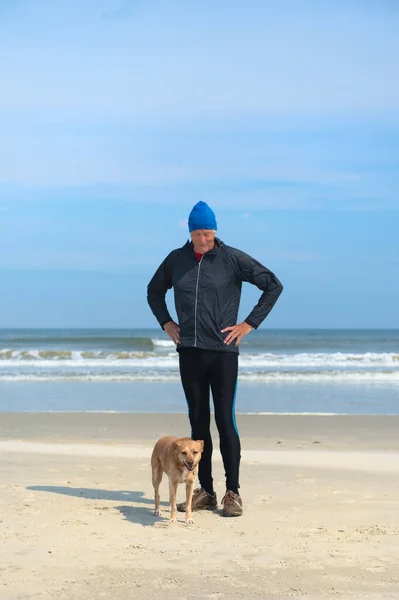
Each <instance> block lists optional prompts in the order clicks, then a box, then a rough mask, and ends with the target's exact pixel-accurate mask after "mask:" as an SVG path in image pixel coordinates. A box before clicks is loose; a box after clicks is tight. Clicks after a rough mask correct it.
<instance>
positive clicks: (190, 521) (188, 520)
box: [186, 517, 194, 525]
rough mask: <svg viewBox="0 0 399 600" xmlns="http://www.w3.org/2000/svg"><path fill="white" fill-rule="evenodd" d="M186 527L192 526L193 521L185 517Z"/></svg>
mask: <svg viewBox="0 0 399 600" xmlns="http://www.w3.org/2000/svg"><path fill="white" fill-rule="evenodd" d="M186 525H194V519H193V518H192V517H186Z"/></svg>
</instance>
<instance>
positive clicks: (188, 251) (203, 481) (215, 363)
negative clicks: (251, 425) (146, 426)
mask: <svg viewBox="0 0 399 600" xmlns="http://www.w3.org/2000/svg"><path fill="white" fill-rule="evenodd" d="M188 225H189V231H190V234H191V242H187V243H186V244H185V245H184V246H183V247H181V248H177V249H176V250H173V251H172V252H171V253H170V254H169V255H168V256H167V257H166V259H165V260H164V261H163V263H162V264H161V265H160V267H159V268H158V270H157V271H156V273H155V275H154V277H153V278H152V279H151V281H150V283H149V285H148V296H147V297H148V303H149V305H150V307H151V310H152V312H153V313H154V315H155V317H156V318H157V320H158V322H159V324H160V326H161V327H162V328H163V329H164V330H165V331H166V333H167V334H168V335H169V337H170V338H171V339H172V340H173V341H174V342H175V344H176V346H177V351H178V352H179V366H180V376H181V381H182V385H183V389H184V392H185V395H186V399H187V404H188V411H189V419H190V424H191V437H192V438H193V439H196V440H204V451H203V454H202V459H201V462H200V466H199V481H200V486H201V487H200V488H198V489H196V490H195V491H194V498H193V506H192V509H193V510H201V509H214V508H217V499H216V494H215V492H214V489H213V479H212V438H211V434H210V401H209V400H210V391H212V397H213V405H214V411H215V421H216V426H217V428H218V431H219V438H220V451H221V454H222V458H223V465H224V469H225V475H226V493H225V495H224V497H223V499H222V505H223V515H224V516H226V517H233V516H240V515H241V514H242V512H243V508H242V499H241V497H240V495H239V487H240V485H239V467H240V458H241V447H240V438H239V435H238V431H237V426H236V420H235V410H234V405H235V397H236V387H237V372H238V344H239V342H240V341H241V339H242V338H243V337H244V336H245V335H247V334H248V333H249V332H250V331H251V330H252V329H256V328H258V327H259V325H260V324H261V323H262V321H263V320H264V319H265V317H266V316H267V315H268V314H269V312H270V311H271V309H272V308H273V306H274V304H275V302H276V300H277V298H278V297H279V295H280V294H281V291H282V289H283V287H282V285H281V283H280V281H279V280H278V279H277V277H276V276H275V275H274V274H273V273H272V272H271V271H269V270H268V269H267V268H266V267H264V266H263V265H262V264H261V263H259V262H258V261H257V260H255V259H254V258H252V257H251V256H248V254H245V253H244V252H242V251H241V250H237V249H236V248H232V247H231V246H226V245H225V244H224V243H223V242H221V241H220V240H219V239H218V238H217V237H215V234H216V230H217V224H216V218H215V214H214V212H213V211H212V210H211V208H210V207H209V206H208V205H207V204H206V203H205V202H198V204H196V205H195V206H194V208H193V209H192V211H191V213H190V216H189V220H188ZM243 281H247V282H249V283H252V284H254V285H256V286H257V287H258V288H259V289H260V290H262V295H261V297H260V299H259V302H258V303H257V304H256V306H255V307H254V308H253V310H252V311H251V313H250V314H249V315H248V317H247V318H246V319H245V321H243V322H242V323H238V324H237V315H238V308H239V304H240V298H241V287H242V282H243ZM172 287H173V289H174V295H175V306H176V312H177V315H178V323H175V322H174V321H173V319H172V318H171V316H170V314H169V311H168V308H167V306H166V302H165V296H166V292H167V290H168V289H170V288H172ZM178 509H179V510H180V511H184V510H185V503H182V504H180V505H179V506H178Z"/></svg>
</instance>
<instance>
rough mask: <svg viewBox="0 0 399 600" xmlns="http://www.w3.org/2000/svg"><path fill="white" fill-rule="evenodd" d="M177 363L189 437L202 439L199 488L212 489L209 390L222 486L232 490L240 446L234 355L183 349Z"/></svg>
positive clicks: (237, 471) (236, 365)
mask: <svg viewBox="0 0 399 600" xmlns="http://www.w3.org/2000/svg"><path fill="white" fill-rule="evenodd" d="M179 364H180V376H181V381H182V384H183V389H184V393H185V395H186V399H187V404H188V411H189V418H190V424H191V437H192V438H193V439H195V440H204V451H203V453H202V458H201V462H200V464H199V474H198V476H199V481H200V485H201V487H203V488H205V489H206V490H208V491H209V490H212V489H213V483H212V482H213V479H212V438H211V432H210V420H211V415H210V404H209V396H210V393H209V392H210V390H212V397H213V405H214V408H215V421H216V426H217V428H218V431H219V438H220V452H221V455H222V458H223V465H224V470H225V474H226V487H227V489H233V490H234V489H236V488H239V482H238V478H239V468H240V458H241V446H240V438H239V436H238V431H237V427H236V421H235V414H234V404H235V394H236V387H237V373H238V354H236V353H233V352H217V351H214V350H201V349H199V348H185V349H180V351H179Z"/></svg>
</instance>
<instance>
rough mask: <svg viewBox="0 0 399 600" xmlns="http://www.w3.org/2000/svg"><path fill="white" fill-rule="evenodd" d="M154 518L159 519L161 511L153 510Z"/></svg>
mask: <svg viewBox="0 0 399 600" xmlns="http://www.w3.org/2000/svg"><path fill="white" fill-rule="evenodd" d="M154 516H155V517H160V516H161V511H160V510H159V509H158V510H154Z"/></svg>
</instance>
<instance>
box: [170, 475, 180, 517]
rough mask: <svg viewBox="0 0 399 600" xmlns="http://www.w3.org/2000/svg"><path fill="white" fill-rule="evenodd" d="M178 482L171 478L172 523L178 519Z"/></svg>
mask: <svg viewBox="0 0 399 600" xmlns="http://www.w3.org/2000/svg"><path fill="white" fill-rule="evenodd" d="M178 483H179V482H178V481H173V480H172V479H169V504H170V521H169V522H170V523H176V521H177V506H176V494H177V486H178Z"/></svg>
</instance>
